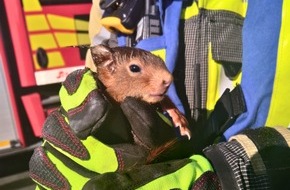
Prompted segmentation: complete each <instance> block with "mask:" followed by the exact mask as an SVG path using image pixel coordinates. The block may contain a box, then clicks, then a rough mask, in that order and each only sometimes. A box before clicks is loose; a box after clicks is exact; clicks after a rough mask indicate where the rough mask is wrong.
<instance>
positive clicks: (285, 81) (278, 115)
mask: <svg viewBox="0 0 290 190" xmlns="http://www.w3.org/2000/svg"><path fill="white" fill-rule="evenodd" d="M281 20H282V23H281V29H280V38H279V45H278V54H277V65H276V74H275V80H274V87H273V93H272V98H271V104H270V109H269V113H268V117H267V121H266V125H267V126H277V125H279V126H285V127H287V126H288V125H289V123H290V117H289V116H290V101H289V96H290V85H289V73H290V65H289V60H290V56H289V52H290V37H289V34H290V25H289V23H288V21H289V20H290V1H283V9H282V18H281Z"/></svg>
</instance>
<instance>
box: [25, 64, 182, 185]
mask: <svg viewBox="0 0 290 190" xmlns="http://www.w3.org/2000/svg"><path fill="white" fill-rule="evenodd" d="M98 87H99V85H97V83H96V79H95V78H94V75H93V73H92V72H91V71H90V70H88V69H84V70H78V71H75V72H73V73H72V74H70V75H69V76H68V77H67V79H66V81H64V83H63V86H62V88H61V90H60V100H61V108H60V109H57V110H55V111H54V112H52V113H51V114H50V115H49V116H48V118H47V119H46V121H45V124H44V126H43V131H42V132H43V135H42V136H43V139H44V142H43V144H42V146H40V147H38V148H36V149H35V151H34V154H33V156H32V158H31V160H30V176H31V178H32V179H33V180H34V181H35V182H36V183H37V184H38V185H39V187H41V188H45V189H82V187H83V186H84V184H86V183H87V182H88V181H89V180H90V179H92V178H94V177H97V176H99V175H103V174H104V173H108V172H122V171H127V170H129V169H131V168H134V167H138V166H142V165H144V164H146V163H148V160H147V158H148V155H149V152H150V151H151V150H154V149H155V148H156V147H158V146H160V145H163V144H164V142H166V141H168V140H170V139H172V138H174V137H175V131H174V129H175V128H174V127H171V126H170V124H171V123H170V121H169V120H168V119H167V118H166V117H165V116H163V115H162V114H161V113H160V112H158V111H156V110H155V109H152V107H151V106H150V105H149V104H147V103H145V102H141V101H138V100H136V99H134V98H127V99H126V100H125V101H124V102H123V103H122V104H121V105H120V106H118V105H116V104H115V103H114V102H112V101H110V100H109V99H108V98H107V97H106V96H105V95H104V93H102V91H101V90H100V89H99V88H98ZM132 114H133V115H132ZM185 163H187V162H184V164H185ZM179 167H181V166H180V165H178V167H175V169H178V168H179ZM173 170H174V169H173ZM173 170H170V171H173ZM166 171H168V170H166ZM161 173H163V174H164V175H165V173H166V172H161ZM167 173H168V172H167ZM150 179H153V178H149V179H147V181H148V180H149V181H150Z"/></svg>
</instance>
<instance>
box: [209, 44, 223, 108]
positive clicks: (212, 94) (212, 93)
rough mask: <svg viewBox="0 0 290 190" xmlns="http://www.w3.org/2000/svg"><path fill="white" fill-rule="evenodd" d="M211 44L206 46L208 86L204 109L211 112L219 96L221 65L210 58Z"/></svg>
mask: <svg viewBox="0 0 290 190" xmlns="http://www.w3.org/2000/svg"><path fill="white" fill-rule="evenodd" d="M211 49H212V48H211V43H209V46H208V84H207V100H206V109H207V110H213V109H214V106H215V104H216V101H217V99H218V97H219V96H220V92H219V84H220V73H221V65H220V64H218V63H217V62H216V61H215V60H214V59H213V58H212V51H211Z"/></svg>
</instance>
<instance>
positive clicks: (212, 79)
mask: <svg viewBox="0 0 290 190" xmlns="http://www.w3.org/2000/svg"><path fill="white" fill-rule="evenodd" d="M241 76H242V74H241V73H239V74H238V76H237V77H236V78H235V79H233V80H230V79H229V78H228V77H227V76H226V75H225V73H224V69H223V67H222V65H221V64H220V63H217V62H216V61H215V60H214V59H213V57H212V46H211V43H209V47H208V84H207V100H206V109H207V110H209V111H210V110H213V109H214V106H215V104H216V101H217V100H218V99H219V98H220V96H221V95H222V93H223V92H224V91H225V90H226V88H229V89H230V90H232V89H233V88H234V87H235V86H236V85H237V84H240V83H241Z"/></svg>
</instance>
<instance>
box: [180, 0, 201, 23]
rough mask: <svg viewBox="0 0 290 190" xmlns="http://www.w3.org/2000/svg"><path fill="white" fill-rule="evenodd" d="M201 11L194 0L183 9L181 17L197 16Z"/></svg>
mask: <svg viewBox="0 0 290 190" xmlns="http://www.w3.org/2000/svg"><path fill="white" fill-rule="evenodd" d="M198 13H199V9H198V6H197V4H196V1H194V2H193V3H192V4H191V5H190V6H188V7H186V8H184V9H182V12H181V19H189V18H190V17H193V16H196V15H198Z"/></svg>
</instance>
